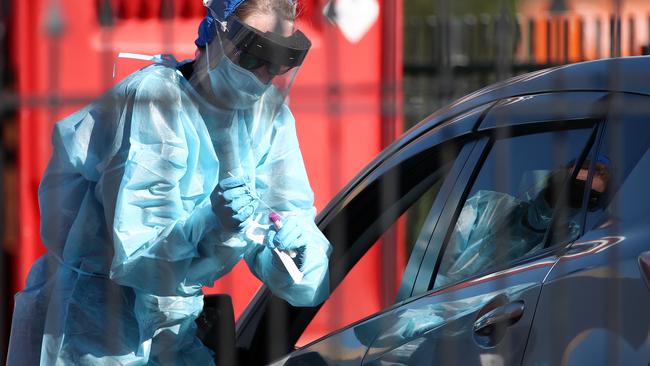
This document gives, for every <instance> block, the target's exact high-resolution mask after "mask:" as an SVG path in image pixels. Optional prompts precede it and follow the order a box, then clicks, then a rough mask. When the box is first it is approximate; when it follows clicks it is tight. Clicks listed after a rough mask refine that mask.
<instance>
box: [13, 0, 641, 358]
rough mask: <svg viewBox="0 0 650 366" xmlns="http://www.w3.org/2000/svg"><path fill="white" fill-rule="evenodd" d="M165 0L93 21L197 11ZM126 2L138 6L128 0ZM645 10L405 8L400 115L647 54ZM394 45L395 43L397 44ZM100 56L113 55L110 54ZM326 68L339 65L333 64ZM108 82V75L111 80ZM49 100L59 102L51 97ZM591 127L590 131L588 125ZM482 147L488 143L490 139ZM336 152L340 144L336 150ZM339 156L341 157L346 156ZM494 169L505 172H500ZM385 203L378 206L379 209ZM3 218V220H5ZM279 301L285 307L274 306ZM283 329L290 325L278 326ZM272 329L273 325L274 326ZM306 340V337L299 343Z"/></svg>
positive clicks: (386, 259)
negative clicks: (581, 65) (529, 12)
mask: <svg viewBox="0 0 650 366" xmlns="http://www.w3.org/2000/svg"><path fill="white" fill-rule="evenodd" d="M169 3H170V1H159V2H153V3H151V4H154V5H151V4H150V3H147V2H129V1H127V0H122V1H113V2H110V1H97V2H96V5H97V9H96V11H97V20H98V23H99V24H101V25H103V26H106V27H109V26H111V25H112V24H113V22H115V21H124V20H130V19H149V18H155V17H159V18H163V19H171V18H174V17H180V18H188V19H189V18H192V19H196V18H199V17H200V14H202V12H203V8H202V7H201V6H197V4H200V3H199V1H195V0H184V1H180V2H178V3H177V4H176V6H174V7H166V6H165V4H169ZM8 4H9V1H8V0H4V1H1V2H0V82H1V83H2V90H0V95H3V96H11V97H13V98H15V99H17V97H16V96H15V95H13V92H12V87H13V85H12V83H13V81H12V75H11V74H10V73H8V72H7V71H8V70H9V68H8V66H7V65H8V63H7V59H8V57H7V55H8V45H7V32H6V30H7V24H8V17H7V14H8V12H7V6H8ZM133 4H138V5H137V6H134V5H133ZM145 4H146V5H145ZM161 4H162V5H161ZM646 18H647V19H646ZM646 18H644V19H646V20H647V22H641V21H640V20H639V18H627V19H620V17H615V16H611V17H610V16H607V17H596V18H585V17H579V16H573V15H562V14H555V15H549V16H545V17H541V18H538V17H524V16H518V15H513V14H506V13H503V14H483V15H479V16H476V15H466V16H446V17H443V16H436V15H426V16H421V17H408V18H406V19H404V34H405V37H404V49H403V55H404V57H403V59H404V68H403V72H404V80H403V86H402V88H403V95H404V109H403V112H404V116H403V117H404V120H405V122H406V127H409V126H412V125H414V124H415V123H417V122H419V121H420V120H421V119H422V118H424V117H425V116H427V115H429V114H430V113H432V112H434V111H435V110H437V109H439V108H440V107H443V106H444V105H446V104H448V103H449V102H451V101H453V100H455V99H457V98H459V97H461V96H463V95H465V94H467V93H470V92H472V91H475V90H477V89H479V88H482V87H484V86H487V85H489V84H492V83H494V82H498V81H502V80H505V79H507V78H508V77H510V76H514V75H518V74H521V73H525V72H530V71H536V70H540V69H544V68H547V67H552V66H558V65H562V64H566V63H571V62H578V61H585V60H592V59H599V58H603V57H610V56H619V55H640V54H648V53H650V49H649V46H648V44H647V42H648V40H650V15H649V16H648V17H646ZM641 28H644V29H646V30H647V34H648V38H647V39H646V38H642V37H639V36H638V34H639V32H638V31H637V30H639V29H641ZM398 51H399V52H401V50H398ZM54 52H58V50H54ZM59 56H61V55H58V56H57V58H58V57H59ZM107 57H108V56H107ZM330 57H332V58H335V57H336V55H330ZM105 62H107V63H110V60H108V59H107V60H106V61H105ZM49 66H51V67H53V68H54V69H56V67H57V65H49ZM339 66H341V65H339ZM328 71H331V72H332V73H339V71H340V70H338V69H334V70H328ZM107 84H110V80H109V81H108V82H107ZM383 87H385V89H386V90H382V93H385V94H388V95H389V96H387V97H386V96H384V95H383V94H382V97H381V98H384V97H385V99H391V98H392V95H395V94H398V91H397V90H396V89H397V88H396V87H395V85H388V86H386V85H383ZM336 96H337V97H339V96H340V95H339V94H336ZM48 102H49V101H46V102H45V103H43V104H44V105H47V106H48V107H52V105H50V104H47V103H48ZM337 106H338V105H337ZM382 107H387V108H386V109H388V110H389V111H388V112H387V113H388V114H390V117H391V120H394V118H392V117H395V116H394V115H393V114H394V112H395V110H396V109H397V108H395V106H394V105H389V106H382ZM561 107H562V106H561ZM0 108H1V109H0V122H1V123H2V126H0V127H1V128H2V130H1V131H2V132H1V137H2V149H0V172H2V173H3V177H4V179H3V180H0V195H2V196H0V202H4V203H5V206H4V211H1V210H0V238H4V239H3V240H4V242H5V245H7V242H9V241H11V240H8V239H7V238H9V237H10V234H8V230H7V227H15V226H16V225H18V223H15V222H12V221H10V219H11V217H10V216H11V215H12V214H13V212H14V211H15V210H16V207H15V202H14V201H13V200H12V199H11V195H12V194H13V192H14V191H13V189H15V187H14V184H15V183H12V182H14V181H15V178H16V177H15V170H16V167H15V161H16V149H17V146H16V145H15V142H13V139H12V138H11V136H13V135H14V134H15V132H12V131H15V112H16V111H15V108H16V103H3V101H0ZM54 108H56V103H55V104H54ZM337 117H338V114H337V113H332V118H331V120H330V122H331V121H335V124H336V126H335V127H338V125H339V122H336V121H338V120H337ZM392 122H394V121H392ZM392 122H391V123H392ZM594 131H596V129H595V128H594ZM391 132H392V133H391V134H390V135H391V136H388V137H385V136H382V142H381V143H382V146H385V145H387V144H388V143H390V142H391V141H390V140H392V137H393V136H392V135H393V134H394V132H395V131H391ZM334 134H335V135H334V136H335V138H334V139H336V138H340V136H339V135H338V134H340V131H339V130H336V131H334ZM558 136H559V137H557V140H552V141H553V142H554V143H557V146H556V147H555V149H554V152H556V153H558V155H562V153H563V152H565V150H567V149H568V145H569V144H568V142H569V141H568V140H567V138H566V136H565V135H563V134H562V133H558ZM502 137H504V136H496V138H502ZM492 138H494V136H492ZM486 146H487V145H486ZM586 146H588V144H587V145H586ZM484 148H485V149H486V151H488V149H487V147H484ZM508 148H509V147H508V146H506V147H505V148H502V150H499V151H497V156H496V157H495V159H494V160H495V161H498V162H500V163H497V164H496V165H495V167H498V169H496V168H495V171H494V176H495V177H493V178H494V180H495V181H497V183H496V184H495V186H497V187H499V186H508V185H509V184H510V182H509V181H507V180H508V177H507V175H508V174H509V172H510V171H509V169H511V166H509V165H508V161H509V160H508V159H510V158H511V157H510V156H508ZM496 150H497V149H495V151H496ZM587 150H588V149H587ZM457 153H458V152H457V151H455V150H454V149H453V148H452V149H450V150H449V151H441V152H440V154H439V155H440V156H442V157H441V158H439V159H440V160H443V158H444V157H450V159H449V160H453V159H454V156H455V155H456V154H457ZM589 153H590V151H585V152H584V153H581V154H582V155H581V158H582V159H583V160H585V161H588V159H585V158H587V156H585V155H586V154H589ZM336 154H342V153H341V152H336ZM590 157H591V156H590ZM339 158H340V159H344V158H345V156H340V157H339ZM432 160H435V159H432ZM337 162H338V161H336V160H335V161H334V163H333V164H334V165H336V163H337ZM558 163H559V159H558ZM562 163H565V162H564V161H563V162H562ZM441 165H442V166H441V167H440V170H441V171H444V174H447V172H448V171H449V170H451V169H452V167H451V165H448V166H447V165H444V164H441ZM334 168H336V167H334ZM332 170H334V169H332ZM504 172H505V173H504ZM501 173H504V174H503V175H502V176H499V174H501ZM436 174H437V173H436ZM441 174H442V173H441ZM387 175H388V174H387ZM389 178H390V179H389ZM389 178H387V179H386V182H388V183H386V182H383V183H384V186H383V187H382V189H383V190H384V192H381V193H380V194H377V195H376V196H372V197H374V198H377V200H382V202H381V204H377V206H380V205H383V204H384V202H383V200H385V201H386V202H392V201H394V200H396V199H397V198H396V197H394V196H395V195H396V193H395V192H396V190H395V189H394V188H395V186H397V185H398V182H401V181H400V179H401V178H402V176H394V177H389ZM500 180H501V181H500ZM3 182H4V183H5V184H6V185H5V184H3ZM431 182H433V181H431ZM431 188H432V191H433V192H426V193H423V194H422V197H423V198H424V199H423V200H422V201H418V202H417V203H415V204H414V205H413V207H414V210H413V211H415V214H413V212H409V214H413V216H409V217H407V218H406V219H408V220H403V221H401V222H399V221H398V219H395V222H396V223H395V224H394V226H395V227H392V226H391V228H390V229H388V230H387V231H386V234H385V236H384V237H382V239H381V240H383V243H387V244H391V243H396V242H398V241H399V240H403V238H402V239H398V236H399V235H402V236H404V232H402V231H401V230H403V229H404V227H403V226H400V225H403V224H404V223H405V222H406V224H407V225H411V222H415V221H417V222H418V225H415V224H413V225H414V226H418V230H419V229H420V227H421V226H419V225H423V223H424V221H425V218H426V216H427V213H428V212H429V209H430V208H431V206H432V205H433V198H434V197H435V195H436V194H437V193H438V190H439V189H442V188H441V187H440V186H439V185H438V182H436V183H435V184H432V187H431ZM510 188H511V187H510ZM10 202H14V204H13V205H12V204H9V203H10ZM371 203H374V202H371ZM384 208H385V207H383V206H382V207H381V209H384ZM382 219H383V217H382ZM378 221H379V220H378ZM7 223H9V224H8V225H7ZM398 232H399V235H398ZM334 234H335V235H336V234H340V235H342V236H345V235H346V233H340V232H338V233H337V232H335V233H334ZM417 234H418V232H414V231H410V228H406V237H409V238H411V239H413V240H410V239H409V240H407V241H408V242H409V243H407V244H409V245H410V247H409V249H411V248H412V247H413V244H414V242H415V240H416V239H417V236H418V235H417ZM14 235H15V234H14ZM341 240H343V239H341ZM384 246H385V245H384ZM384 246H382V247H381V249H382V250H383V251H382V252H381V263H382V268H389V269H387V272H388V274H387V275H385V274H382V275H385V276H384V277H385V279H382V280H383V282H382V283H380V284H379V286H382V289H381V293H382V296H383V298H382V299H381V304H382V307H387V306H390V305H391V304H392V301H393V299H394V294H395V292H397V287H399V275H400V273H395V272H399V271H400V270H401V268H396V267H395V260H394V258H393V257H395V256H396V255H397V254H396V253H395V251H394V250H387V249H389V248H385V247H384ZM6 249H7V248H6V247H3V251H2V253H1V254H0V296H3V297H2V299H1V300H2V301H0V314H2V317H1V318H0V321H1V322H0V362H4V359H3V358H4V357H5V354H4V351H5V347H4V345H5V344H6V343H7V337H8V332H9V326H8V324H9V321H10V318H11V310H10V307H11V299H10V298H6V297H5V296H4V294H6V293H9V292H10V291H11V290H10V287H11V285H10V281H9V274H10V266H9V265H8V264H9V263H10V262H11V256H10V255H9V254H8V253H9V250H6ZM337 275H338V274H337ZM346 300H348V301H351V300H354V296H350V297H349V298H347V299H346ZM616 304H618V303H616ZM616 304H615V306H613V309H614V311H616V310H617V308H616ZM282 306H284V305H282ZM338 306H340V307H341V310H343V308H346V307H353V306H354V305H353V304H351V303H340V304H338ZM280 308H281V309H282V310H284V309H285V308H284V307H281V306H280ZM280 315H281V316H279V317H278V318H280V320H278V322H283V321H285V319H284V318H285V317H287V314H286V313H284V312H282V311H280ZM329 320H330V321H331V323H333V324H338V320H337V319H329ZM615 320H616V319H615ZM345 325H347V324H341V326H345ZM281 331H283V332H284V331H287V330H285V329H282V330H281ZM279 332H280V330H278V333H279ZM274 334H275V333H274ZM274 334H271V333H269V334H268V335H267V338H266V339H267V340H269V342H273V341H274V337H273V335H274ZM310 340H311V339H309V340H307V341H305V343H308V341H310ZM277 342H279V346H278V347H279V348H280V349H281V350H283V347H284V345H282V340H278V341H277ZM291 346H293V345H291ZM273 347H274V346H271V347H270V348H273ZM441 357H442V359H443V360H444V361H449V360H448V359H445V358H444V357H445V356H444V354H443V356H441ZM612 360H615V356H612ZM451 361H453V359H452V360H451ZM488 361H489V360H488Z"/></svg>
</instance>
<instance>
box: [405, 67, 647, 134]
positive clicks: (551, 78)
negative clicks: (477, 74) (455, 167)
mask: <svg viewBox="0 0 650 366" xmlns="http://www.w3.org/2000/svg"><path fill="white" fill-rule="evenodd" d="M648 70H650V56H636V57H622V58H610V59H602V60H596V61H588V62H580V63H576V64H569V65H562V66H557V67H553V68H549V69H544V70H539V71H535V72H531V73H527V74H522V75H519V76H516V77H513V78H511V79H508V80H505V81H502V82H499V83H496V84H492V85H490V86H487V87H485V88H483V89H480V90H478V91H476V92H474V93H471V94H468V95H466V96H464V97H462V98H460V99H458V100H457V101H455V102H453V103H451V104H450V105H448V106H446V107H444V108H442V109H440V110H438V111H437V112H435V113H434V114H432V115H430V116H429V117H427V118H425V119H424V120H423V121H422V122H420V123H418V124H417V125H415V126H414V127H413V128H412V129H410V130H409V131H407V132H406V133H405V134H404V135H403V137H405V138H406V139H407V140H410V139H409V138H408V137H407V136H409V135H412V134H416V135H419V134H420V133H421V132H424V131H426V130H428V129H430V128H431V127H433V126H435V125H437V124H439V123H441V122H442V121H444V120H447V119H449V118H451V117H453V116H454V115H457V114H459V113H462V112H464V111H467V110H469V109H471V108H475V107H477V106H480V105H482V104H485V103H489V102H492V101H496V100H499V99H504V98H511V97H515V96H520V95H530V94H540V93H549V92H570V91H601V92H625V93H636V94H645V95H650V82H649V81H648V80H649V79H648V78H647V77H643V75H644V74H648V73H649V72H648ZM418 132H420V133H418Z"/></svg>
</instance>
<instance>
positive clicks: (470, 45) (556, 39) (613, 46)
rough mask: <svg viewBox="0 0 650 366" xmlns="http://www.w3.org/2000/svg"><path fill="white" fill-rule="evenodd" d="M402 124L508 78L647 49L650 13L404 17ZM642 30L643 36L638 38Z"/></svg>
mask: <svg viewBox="0 0 650 366" xmlns="http://www.w3.org/2000/svg"><path fill="white" fill-rule="evenodd" d="M404 35H405V37H404V103H405V118H406V121H407V123H408V124H413V123H416V122H418V121H419V120H420V119H421V118H423V117H424V116H426V115H427V114H429V113H431V112H432V111H434V110H436V109H438V108H440V107H442V106H443V105H445V104H446V103H448V102H450V101H451V100H454V99H457V98H459V97H461V96H463V95H465V94H467V93H469V92H472V91H474V90H477V89H479V88H482V87H484V86H486V85H489V84H492V83H494V82H497V81H501V80H504V79H506V78H508V77H510V76H514V75H517V74H521V73H526V72H531V71H536V70H540V69H545V68H549V67H553V66H558V65H563V64H568V63H574V62H580V61H588V60H595V59H601V58H608V57H617V56H634V55H645V54H650V13H648V14H644V12H643V11H641V12H640V13H639V14H635V15H629V16H627V17H625V18H622V17H619V16H616V15H607V14H595V15H593V16H579V15H575V14H572V13H564V14H562V13H559V14H553V13H550V14H542V15H536V16H524V15H520V14H511V13H505V12H504V13H500V14H481V15H474V14H468V15H464V16H446V17H445V16H439V15H423V16H410V17H407V18H406V19H405V21H404ZM640 35H645V36H644V37H642V36H640Z"/></svg>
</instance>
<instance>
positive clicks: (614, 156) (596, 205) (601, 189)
mask: <svg viewBox="0 0 650 366" xmlns="http://www.w3.org/2000/svg"><path fill="white" fill-rule="evenodd" d="M648 99H650V98H647V97H640V96H626V97H624V98H622V100H620V101H619V102H624V103H626V104H625V110H624V114H622V115H616V114H614V115H613V116H611V117H610V119H609V121H608V122H607V123H606V124H605V132H604V135H603V142H602V144H601V147H600V149H599V150H598V155H597V158H596V159H595V161H594V165H595V167H594V169H593V171H594V173H593V175H592V177H591V180H592V184H591V187H592V189H591V190H590V192H589V200H588V206H587V218H586V224H585V228H586V229H587V230H591V229H593V228H598V227H602V226H605V225H608V224H612V223H614V222H617V221H628V220H644V219H647V217H648V215H650V199H649V198H650V195H649V194H648V188H647V187H648V181H649V180H650V173H649V172H650V150H649V148H650V108H648V107H646V105H647V104H648ZM630 103H632V105H630ZM635 103H636V104H635ZM639 104H641V105H639Z"/></svg>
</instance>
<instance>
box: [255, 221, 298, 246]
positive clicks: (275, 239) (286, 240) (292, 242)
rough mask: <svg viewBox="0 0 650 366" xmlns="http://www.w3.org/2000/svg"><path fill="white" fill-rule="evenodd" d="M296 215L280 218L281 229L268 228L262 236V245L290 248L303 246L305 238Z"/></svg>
mask: <svg viewBox="0 0 650 366" xmlns="http://www.w3.org/2000/svg"><path fill="white" fill-rule="evenodd" d="M300 221H301V220H300V219H299V218H298V217H297V216H289V217H287V218H284V219H282V229H280V230H275V229H274V228H273V227H272V228H271V229H269V231H268V233H267V234H266V237H265V238H264V245H266V246H267V247H268V248H269V249H273V248H278V249H280V250H292V249H297V248H300V247H303V246H305V244H306V240H305V239H304V236H303V232H304V230H303V228H302V227H301V225H300Z"/></svg>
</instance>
